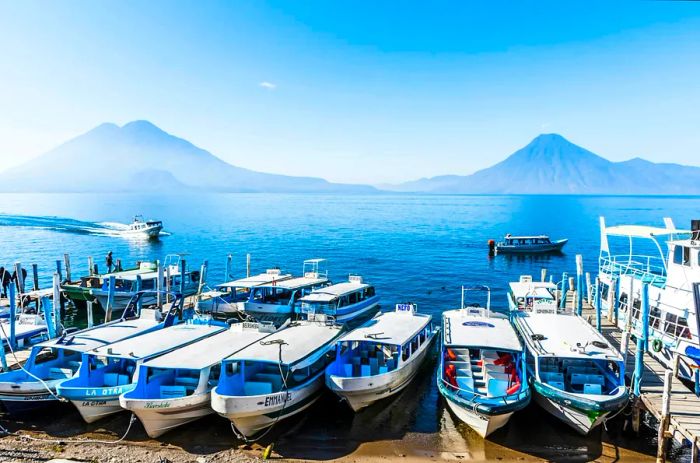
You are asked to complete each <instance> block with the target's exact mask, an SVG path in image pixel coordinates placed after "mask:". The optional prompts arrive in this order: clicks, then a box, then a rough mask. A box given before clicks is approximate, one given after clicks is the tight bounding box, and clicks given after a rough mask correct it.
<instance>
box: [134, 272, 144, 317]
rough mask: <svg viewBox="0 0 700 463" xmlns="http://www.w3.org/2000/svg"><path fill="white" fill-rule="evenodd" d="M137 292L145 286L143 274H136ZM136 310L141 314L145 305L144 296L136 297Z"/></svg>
mask: <svg viewBox="0 0 700 463" xmlns="http://www.w3.org/2000/svg"><path fill="white" fill-rule="evenodd" d="M135 284H136V293H138V292H139V291H141V288H142V287H143V284H142V282H141V275H136V282H135ZM136 301H137V302H136V310H137V311H138V313H139V314H141V308H142V307H143V297H140V296H137V299H136Z"/></svg>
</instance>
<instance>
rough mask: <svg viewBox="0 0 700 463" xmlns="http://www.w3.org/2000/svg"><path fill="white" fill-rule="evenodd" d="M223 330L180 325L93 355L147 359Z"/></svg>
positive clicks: (208, 326) (115, 344)
mask: <svg viewBox="0 0 700 463" xmlns="http://www.w3.org/2000/svg"><path fill="white" fill-rule="evenodd" d="M225 329H226V328H225V327H223V326H212V325H195V324H190V323H187V324H184V323H182V324H179V325H174V326H169V327H167V328H163V329H161V330H158V331H153V332H151V333H146V334H142V335H141V336H136V337H135V338H129V339H125V340H123V341H119V342H116V343H114V344H109V345H106V346H104V347H99V348H97V349H95V350H94V351H93V353H94V354H95V355H104V356H107V357H126V358H132V359H142V358H148V357H152V356H154V355H159V354H164V353H166V352H169V351H171V350H172V349H175V348H177V347H180V346H184V345H186V344H189V343H191V342H194V341H197V340H199V339H201V338H204V337H207V336H211V335H213V334H216V333H218V332H220V331H223V330H225Z"/></svg>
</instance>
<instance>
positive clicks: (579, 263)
mask: <svg viewBox="0 0 700 463" xmlns="http://www.w3.org/2000/svg"><path fill="white" fill-rule="evenodd" d="M582 314H583V256H582V255H581V254H576V315H582Z"/></svg>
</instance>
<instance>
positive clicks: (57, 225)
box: [0, 214, 169, 238]
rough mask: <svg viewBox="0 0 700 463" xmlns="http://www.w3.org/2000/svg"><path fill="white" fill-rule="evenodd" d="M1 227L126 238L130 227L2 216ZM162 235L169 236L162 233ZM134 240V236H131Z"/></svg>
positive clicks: (108, 223)
mask: <svg viewBox="0 0 700 463" xmlns="http://www.w3.org/2000/svg"><path fill="white" fill-rule="evenodd" d="M0 227H22V228H35V229H43V230H51V231H57V232H63V233H75V234H82V235H97V236H114V237H125V232H127V231H128V230H129V225H128V224H124V223H119V222H87V221H82V220H76V219H70V218H67V217H50V216H46V217H42V216H29V215H13V214H0ZM160 234H161V235H169V233H167V232H161V233H160ZM130 238H133V236H130Z"/></svg>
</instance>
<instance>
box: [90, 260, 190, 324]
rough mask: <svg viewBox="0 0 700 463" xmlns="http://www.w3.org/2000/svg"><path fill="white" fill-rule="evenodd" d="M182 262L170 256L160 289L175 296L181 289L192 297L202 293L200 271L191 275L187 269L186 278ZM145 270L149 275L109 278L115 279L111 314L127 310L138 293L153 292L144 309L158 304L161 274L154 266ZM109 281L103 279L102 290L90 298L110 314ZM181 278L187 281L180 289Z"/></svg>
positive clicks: (130, 273) (94, 291) (122, 274)
mask: <svg viewBox="0 0 700 463" xmlns="http://www.w3.org/2000/svg"><path fill="white" fill-rule="evenodd" d="M180 262H181V259H180V256H178V255H170V256H168V258H166V261H165V264H164V266H163V269H164V271H163V272H162V274H161V275H162V278H163V281H162V284H161V286H160V288H164V289H170V290H171V291H172V292H178V293H179V292H180V289H181V288H184V293H183V295H184V296H192V295H193V294H196V293H197V291H198V290H199V283H200V281H199V280H200V273H199V270H192V271H190V270H187V269H186V270H185V273H184V276H183V275H182V268H181V265H180ZM142 265H143V264H142ZM145 268H146V269H147V271H138V272H134V271H126V272H117V273H114V274H112V275H110V278H111V277H112V276H113V277H114V284H115V287H114V294H113V296H112V302H111V309H112V312H119V311H121V310H124V308H125V307H126V305H127V304H128V303H129V301H130V300H131V298H132V297H134V295H135V294H136V293H137V292H139V291H153V292H152V293H151V297H150V298H147V297H144V298H143V300H142V303H143V304H144V305H147V304H155V303H156V294H157V293H156V292H155V290H156V289H158V288H159V286H158V276H159V272H158V270H157V268H156V267H155V265H152V266H151V263H147V264H146V266H145ZM140 270H141V269H140ZM110 278H102V286H101V287H99V288H91V289H90V290H89V292H90V295H92V296H93V297H94V298H95V299H96V300H97V301H98V302H99V303H100V306H101V307H102V309H103V310H107V307H108V301H109V281H110ZM181 278H184V280H185V281H184V284H183V285H181ZM139 285H140V286H139Z"/></svg>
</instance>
